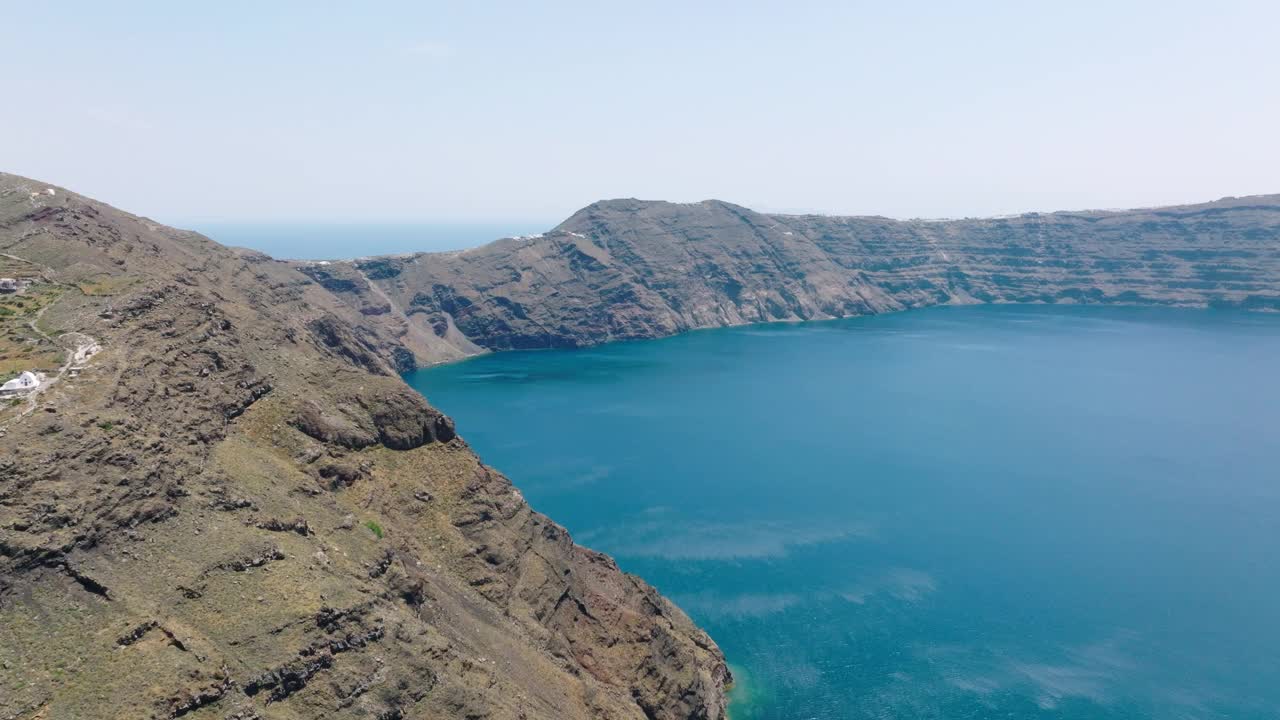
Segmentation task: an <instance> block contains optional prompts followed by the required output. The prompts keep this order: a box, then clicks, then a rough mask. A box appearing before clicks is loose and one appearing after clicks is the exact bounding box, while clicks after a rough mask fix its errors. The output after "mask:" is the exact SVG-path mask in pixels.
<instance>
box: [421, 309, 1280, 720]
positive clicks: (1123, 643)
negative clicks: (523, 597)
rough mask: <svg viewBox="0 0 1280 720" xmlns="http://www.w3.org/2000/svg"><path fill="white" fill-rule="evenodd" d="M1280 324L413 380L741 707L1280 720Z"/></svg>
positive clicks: (684, 339) (748, 718) (1196, 323)
mask: <svg viewBox="0 0 1280 720" xmlns="http://www.w3.org/2000/svg"><path fill="white" fill-rule="evenodd" d="M1278 371H1280V316H1276V315H1255V314H1243V313H1229V312H1217V311H1198V310H1164V309H1160V310H1157V309H1135V308H1070V307H969V308H936V309H931V310H922V311H912V312H906V313H898V314H891V315H883V316H878V317H867V318H859V319H851V320H840V321H832V322H818V323H807V324H796V325H769V326H749V327H742V328H734V329H725V330H714V331H704V332H695V333H690V334H687V335H684V336H681V337H675V338H669V339H664V340H656V341H646V342H631V343H620V344H614V345H608V346H604V347H600V348H594V349H588V350H579V351H543V352H526V353H509V354H498V355H490V356H486V357H480V358H477V359H473V360H469V361H466V362H462V363H458V364H454V365H448V366H443V367H438V368H433V369H428V370H423V371H419V372H417V373H414V374H412V375H410V376H409V378H408V379H409V381H410V382H411V383H412V384H413V385H414V387H416V388H418V389H419V390H421V391H422V392H423V393H425V394H426V396H427V397H428V398H429V399H430V400H431V401H432V402H433V403H435V404H436V405H437V406H438V407H440V408H442V409H443V410H444V411H446V412H448V413H449V414H451V415H452V416H453V417H454V418H455V419H456V420H457V421H458V426H459V429H460V431H461V432H462V435H463V436H464V437H465V438H466V439H467V440H468V441H469V442H471V444H472V445H473V446H474V447H475V448H476V449H477V451H478V452H479V453H480V454H481V455H482V456H483V457H484V458H485V459H486V460H487V461H488V462H489V463H491V464H493V465H495V466H496V467H498V468H499V469H500V470H502V471H503V472H505V473H506V474H508V475H509V476H510V477H511V478H512V479H513V480H514V481H515V482H516V483H517V484H518V485H519V486H520V488H521V489H522V490H523V491H524V494H525V496H526V497H527V498H528V499H529V501H530V503H532V504H533V506H534V507H535V508H537V509H538V510H541V511H543V512H545V513H547V514H549V515H550V516H551V517H552V518H554V519H555V520H557V521H559V522H561V523H563V524H564V525H565V526H567V527H568V528H569V529H570V531H571V532H572V533H573V535H574V537H575V539H576V540H578V541H579V542H581V543H584V544H586V545H589V546H592V547H594V548H597V549H600V550H603V551H606V552H609V553H611V554H613V555H614V556H615V557H616V558H617V559H618V561H619V563H620V564H621V565H622V567H623V568H624V569H626V570H628V571H630V572H634V573H638V574H639V575H641V576H643V577H644V578H645V579H646V580H648V581H649V582H651V583H653V584H654V585H656V586H657V587H658V588H659V589H660V590H662V591H663V592H664V593H666V594H667V595H669V596H671V597H672V598H673V599H675V600H676V601H677V602H678V603H679V604H680V605H681V606H682V607H684V608H685V609H686V610H687V611H688V612H689V613H690V615H692V616H693V618H694V619H695V620H696V621H698V622H699V623H700V624H702V625H703V626H704V627H705V628H706V629H707V630H708V631H709V632H710V633H711V635H712V636H713V637H714V638H715V639H716V641H717V642H719V644H720V647H721V648H722V649H723V650H724V652H725V654H726V656H727V657H728V659H729V662H730V665H731V667H732V668H733V670H734V672H735V673H736V675H737V677H738V680H739V682H738V684H737V686H736V688H735V689H734V692H733V704H732V707H731V713H732V716H733V719H734V720H754V719H763V718H769V719H775V718H777V719H787V720H803V719H808V718H911V719H915V718H947V719H949V720H959V719H962V718H1009V719H1015V720H1017V719H1023V718H1026V719H1030V718H1080V719H1084V718H1088V719H1091V720H1102V719H1108V720H1109V719H1119V718H1153V719H1155V718H1159V719H1165V718H1171V719H1179V718H1232V719H1233V720H1246V719H1253V718H1257V719H1262V718H1268V719H1274V718H1277V717H1280V375H1278Z"/></svg>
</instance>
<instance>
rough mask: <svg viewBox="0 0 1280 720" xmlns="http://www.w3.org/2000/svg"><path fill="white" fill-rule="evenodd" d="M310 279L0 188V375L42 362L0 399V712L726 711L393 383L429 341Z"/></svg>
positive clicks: (684, 627) (664, 622) (707, 672)
mask: <svg viewBox="0 0 1280 720" xmlns="http://www.w3.org/2000/svg"><path fill="white" fill-rule="evenodd" d="M324 268H325V266H311V267H308V268H304V269H305V270H306V271H307V272H306V273H303V272H299V271H298V269H297V268H296V267H295V266H292V265H289V264H286V263H282V262H277V261H274V260H272V259H270V258H268V257H266V256H265V255H261V254H258V253H253V252H245V251H235V250H231V249H228V248H224V247H221V246H219V245H217V244H216V243H213V242H212V241H210V240H208V239H206V238H203V237H201V236H199V235H197V234H195V233H188V232H183V231H179V230H175V229H173V228H167V227H164V226H161V225H158V224H156V223H153V222H150V221H148V220H146V219H145V218H139V217H135V216H132V215H129V214H127V213H123V212H120V211H118V210H116V209H114V208H111V207H109V206H106V205H103V204H101V203H97V202H94V201H92V200H89V199H87V198H84V197H81V196H79V195H75V194H74V193H69V192H67V191H65V190H63V189H61V188H51V187H49V186H47V185H45V184H43V183H36V182H34V181H31V180H26V179H24V178H19V177H15V176H12V175H3V174H0V277H17V278H20V279H23V280H29V281H30V282H31V285H30V286H29V287H28V288H26V289H25V290H24V292H23V293H22V294H21V295H10V294H6V295H5V296H4V297H3V299H2V300H0V307H2V308H3V311H0V361H2V362H3V363H4V364H3V365H0V368H2V369H0V372H4V373H9V372H10V369H11V366H12V367H27V366H31V367H34V368H37V369H39V370H41V372H43V373H44V374H45V376H46V382H45V383H44V384H42V385H41V387H40V391H39V393H38V394H31V395H27V396H23V397H19V398H13V399H9V398H5V399H0V718H24V719H25V718H40V719H48V720H54V719H60V718H77V719H92V718H177V717H191V718H217V719H218V720H222V719H225V718H235V719H238V720H249V719H251V718H260V719H262V720H266V719H270V718H281V719H293V718H376V719H378V720H396V719H400V718H406V719H407V718H507V719H510V720H516V719H517V718H527V719H534V718H544V719H546V720H553V719H559V718H579V719H581V720H587V719H594V718H618V719H622V718H628V719H634V720H643V719H647V718H664V719H668V720H677V719H684V718H702V719H706V720H716V719H718V718H721V717H723V713H724V702H725V701H724V692H723V691H724V684H725V682H726V681H727V679H728V671H727V669H726V666H725V663H724V658H723V657H722V656H721V654H720V651H719V650H718V649H717V647H716V645H715V643H714V642H712V641H711V639H710V638H708V637H707V636H706V635H705V634H704V633H703V632H702V631H700V630H699V629H697V628H696V627H695V626H694V625H693V624H692V623H691V622H690V621H689V619H688V618H687V617H686V616H685V615H684V613H682V612H681V611H680V610H679V609H677V608H676V607H674V606H673V605H672V604H671V603H670V602H668V601H667V600H666V599H664V598H663V597H661V596H660V595H659V594H658V593H657V592H655V591H654V590H653V589H652V588H650V587H649V586H647V585H646V584H645V583H644V582H642V581H641V580H639V579H638V578H635V577H633V576H629V575H626V574H624V573H622V572H620V571H619V569H618V567H617V566H616V565H615V564H614V562H613V561H612V560H611V559H610V558H608V557H607V556H604V555H601V554H599V553H595V552H592V551H590V550H587V549H585V548H582V547H579V546H577V545H575V544H574V543H573V541H572V540H571V539H570V538H569V536H568V534H567V533H566V532H565V531H564V530H563V529H562V528H561V527H559V526H558V525H556V524H555V523H554V522H552V521H550V520H549V519H547V518H546V517H543V516H542V515H540V514H538V513H536V512H534V511H532V510H531V509H530V508H529V506H528V505H527V504H526V503H525V502H524V500H523V498H522V497H521V495H520V493H519V492H518V491H517V490H516V489H515V488H514V487H513V486H512V484H511V483H510V482H509V481H508V480H507V479H506V478H505V477H503V476H502V475H500V474H499V473H497V472H496V471H494V470H493V469H491V468H489V467H487V466H485V465H484V464H483V463H482V462H481V461H480V459H479V458H477V457H476V455H475V454H474V453H473V452H472V451H471V449H470V448H469V447H468V445H467V444H466V443H465V442H464V441H463V440H462V439H461V438H460V437H458V436H457V435H456V433H455V430H454V427H453V424H452V422H451V421H450V420H449V419H448V418H447V417H445V416H443V415H442V414H441V413H439V412H438V411H436V410H435V409H434V408H432V407H431V406H430V405H429V404H428V403H427V402H426V400H424V399H423V398H422V397H421V396H420V395H418V394H417V393H415V392H413V391H412V390H411V389H410V388H408V387H407V386H406V385H405V384H404V383H403V382H402V381H401V380H400V379H399V377H398V375H397V370H399V369H401V368H403V367H406V366H408V365H410V364H412V362H413V356H412V354H410V351H409V350H408V349H407V348H408V347H417V346H418V345H417V344H421V346H422V347H424V348H427V347H429V344H430V343H431V342H434V341H435V340H436V339H438V338H437V337H436V335H434V333H426V334H425V335H426V337H425V339H415V338H417V335H415V333H419V332H420V331H421V329H420V328H419V327H417V326H415V325H413V324H412V323H408V322H407V320H406V317H407V316H405V315H403V314H397V313H396V312H395V311H393V310H392V309H391V303H390V301H389V300H387V299H385V298H381V297H380V296H379V294H378V291H377V290H376V289H374V290H373V291H370V289H369V287H368V286H367V284H361V283H355V282H353V283H348V282H346V281H345V280H344V278H343V268H340V267H339V268H335V271H334V272H333V273H329V272H326V271H325V270H324ZM346 270H347V271H348V274H349V270H350V268H347V269H346ZM365 274H366V275H375V276H376V274H377V271H376V263H372V264H370V267H369V268H368V269H367V270H366V271H365ZM361 277H363V276H361ZM362 282H363V281H362ZM362 292H364V294H363V295H362V294H361V293H362ZM340 298H341V299H340ZM459 346H460V347H466V345H465V343H464V341H461V340H459ZM0 379H3V378H0Z"/></svg>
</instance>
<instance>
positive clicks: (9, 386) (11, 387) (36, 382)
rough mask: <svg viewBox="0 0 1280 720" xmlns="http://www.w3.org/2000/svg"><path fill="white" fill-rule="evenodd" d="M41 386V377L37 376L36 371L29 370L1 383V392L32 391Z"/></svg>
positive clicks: (7, 393)
mask: <svg viewBox="0 0 1280 720" xmlns="http://www.w3.org/2000/svg"><path fill="white" fill-rule="evenodd" d="M39 386H40V378H39V377H36V374H35V373H33V372H31V371H30V370H28V371H26V372H24V373H22V374H21V375H19V376H18V377H16V378H14V379H12V380H10V381H9V382H7V383H5V384H4V385H0V393H4V394H6V395H9V394H13V393H24V392H30V391H32V390H35V389H36V388H37V387H39Z"/></svg>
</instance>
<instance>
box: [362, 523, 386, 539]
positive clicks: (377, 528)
mask: <svg viewBox="0 0 1280 720" xmlns="http://www.w3.org/2000/svg"><path fill="white" fill-rule="evenodd" d="M364 526H365V527H367V528H369V532H371V533H373V534H374V535H376V536H378V539H379V540H381V539H382V536H383V534H384V533H383V531H382V526H381V525H379V524H378V522H377V521H376V520H365V521H364Z"/></svg>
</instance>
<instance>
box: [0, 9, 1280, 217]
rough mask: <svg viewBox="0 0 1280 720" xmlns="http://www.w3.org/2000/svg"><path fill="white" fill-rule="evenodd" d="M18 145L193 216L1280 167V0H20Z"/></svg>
mask: <svg viewBox="0 0 1280 720" xmlns="http://www.w3.org/2000/svg"><path fill="white" fill-rule="evenodd" d="M0 17H2V18H3V20H0V47H4V48H5V56H6V63H5V67H4V77H5V80H4V85H5V90H4V101H3V103H0V169H3V170H5V171H8V172H15V173H18V174H21V175H26V176H29V177H35V178H37V179H40V180H44V181H47V182H50V183H54V184H58V185H62V186H65V187H68V188H70V189H72V190H75V191H77V192H81V193H84V194H86V195H90V196H93V197H96V198H98V199H101V200H105V201H107V202H110V203H112V204H114V205H117V206H120V207H123V208H125V209H127V210H130V211H132V212H137V213H140V214H144V215H148V216H150V217H153V218H156V219H159V220H162V221H164V222H169V223H172V224H183V223H187V224H188V225H190V224H193V223H197V224H198V223H208V222H279V223H290V222H309V223H325V222H355V223H374V222H387V223H391V222H448V223H530V222H532V223H545V225H546V226H548V227H549V226H551V225H553V224H555V223H556V222H558V221H559V220H561V219H563V218H564V217H566V216H568V215H569V214H571V213H572V212H573V211H574V210H576V209H578V208H580V207H582V206H584V205H587V204H589V203H591V202H593V201H595V200H599V199H603V198H613V197H639V198H644V199H665V200H673V201H680V202H691V201H697V200H703V199H707V198H718V199H722V200H728V201H731V202H736V203H739V204H742V205H747V206H749V207H753V208H755V209H758V210H764V211H774V212H823V213H836V214H879V215H888V216H892V217H904V218H905V217H961V216H979V215H996V214H1006V213H1015V212H1023V211H1034V210H1054V209H1080V208H1116V207H1136V206H1150V205H1160V204H1172V203H1180V202H1197V201H1205V200H1211V199H1216V198H1219V197H1223V196H1227V195H1248V194H1257V193H1275V192H1280V80H1278V78H1280V42H1277V41H1276V34H1275V33H1276V28H1277V27H1280V3H1276V2H1274V0H1271V1H1267V2H1262V1H1254V2H1243V1H1232V0H1220V1H1217V2H1212V3H1211V2H1203V1H1201V2H1194V3H1193V2H1180V1H1178V0H1161V1H1159V2H1124V1H1123V0H1116V1H1112V2H1093V1H1092V0H1080V1H1077V2H1070V3H1047V2H1027V1H1026V0H1022V1H1020V2H981V1H979V0H975V1H973V2H963V3H960V2H911V1H904V2H885V1H884V0H879V1H877V2H862V1H860V0H843V1H836V0H832V1H829V2H805V1H804V0H792V1H790V2H772V3H763V2H750V1H749V0H738V1H736V2H712V1H707V2H692V1H691V0H686V1H684V2H662V1H660V0H659V1H646V2H626V3H622V2H609V1H608V0H594V1H591V2H555V1H554V0H548V1H547V2H486V1H484V0H472V1H470V2H454V3H432V2H368V3H347V2H342V3H338V2H333V3H324V2H285V1H283V0H281V1H277V2H235V1H225V0H224V1H220V2H216V3H213V2H207V3H198V4H197V3H186V2H181V3H176V2H154V3H144V2H128V1H127V0H122V1H121V2H112V3H101V2H82V1H79V0H59V1H58V2H32V1H30V0H24V1H22V2H15V1H11V0H0Z"/></svg>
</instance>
